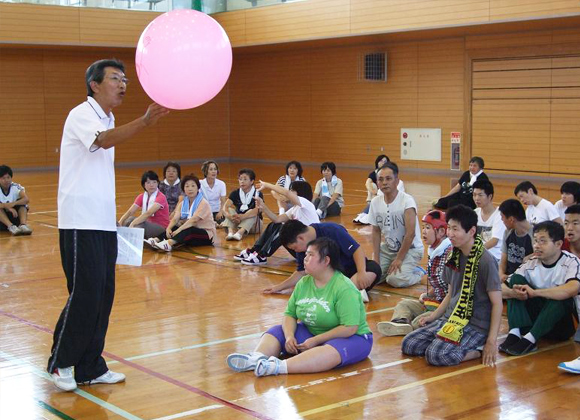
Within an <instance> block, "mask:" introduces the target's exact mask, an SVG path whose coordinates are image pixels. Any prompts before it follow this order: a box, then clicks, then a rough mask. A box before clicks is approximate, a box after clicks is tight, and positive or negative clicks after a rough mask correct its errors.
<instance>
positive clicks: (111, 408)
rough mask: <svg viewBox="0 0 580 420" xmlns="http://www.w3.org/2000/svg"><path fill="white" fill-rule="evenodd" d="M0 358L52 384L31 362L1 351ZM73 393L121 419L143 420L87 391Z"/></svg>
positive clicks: (44, 373) (48, 376) (45, 374)
mask: <svg viewBox="0 0 580 420" xmlns="http://www.w3.org/2000/svg"><path fill="white" fill-rule="evenodd" d="M0 357H2V358H4V359H6V360H8V361H10V362H12V363H15V364H17V365H19V366H24V367H26V368H28V369H29V371H30V372H31V373H33V374H34V375H36V376H39V377H41V378H43V379H46V380H47V381H49V382H51V383H52V377H51V376H50V375H49V374H48V373H47V372H45V371H43V370H40V369H38V368H37V367H35V366H34V365H32V364H31V363H29V362H27V361H25V360H22V359H19V358H18V357H16V356H13V355H11V354H8V353H6V352H3V351H1V350H0ZM73 392H74V393H75V394H77V395H79V396H81V397H83V398H85V399H87V400H89V401H91V402H93V403H95V404H97V405H99V406H101V407H103V408H105V409H107V410H109V411H111V412H113V413H115V414H118V415H119V416H121V417H123V418H125V419H129V420H143V419H142V418H141V417H137V416H135V415H133V414H131V413H129V412H127V411H125V410H123V409H121V408H119V407H117V406H116V405H113V404H111V403H108V402H106V401H103V400H101V399H100V398H97V397H95V396H94V395H92V394H89V393H88V392H86V391H83V390H81V389H75V390H74V391H73Z"/></svg>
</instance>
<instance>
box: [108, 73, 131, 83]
mask: <svg viewBox="0 0 580 420" xmlns="http://www.w3.org/2000/svg"><path fill="white" fill-rule="evenodd" d="M109 79H111V80H114V81H115V82H117V83H119V84H121V83H124V84H125V85H128V84H129V79H127V78H126V77H121V76H117V75H114V76H110V77H109Z"/></svg>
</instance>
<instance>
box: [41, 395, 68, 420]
mask: <svg viewBox="0 0 580 420" xmlns="http://www.w3.org/2000/svg"><path fill="white" fill-rule="evenodd" d="M36 404H37V405H38V406H40V407H41V408H43V409H45V410H46V411H48V412H50V413H51V414H54V415H55V416H57V417H59V418H61V419H64V420H75V419H74V418H72V417H71V416H67V415H66V414H64V413H63V412H62V411H60V410H57V409H56V408H54V407H52V406H50V405H48V404H47V403H45V402H44V401H40V400H37V401H36Z"/></svg>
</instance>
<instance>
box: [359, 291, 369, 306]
mask: <svg viewBox="0 0 580 420" xmlns="http://www.w3.org/2000/svg"><path fill="white" fill-rule="evenodd" d="M359 292H360V295H361V296H362V300H363V303H369V301H370V299H369V294H368V293H367V291H366V290H365V289H361V290H359Z"/></svg>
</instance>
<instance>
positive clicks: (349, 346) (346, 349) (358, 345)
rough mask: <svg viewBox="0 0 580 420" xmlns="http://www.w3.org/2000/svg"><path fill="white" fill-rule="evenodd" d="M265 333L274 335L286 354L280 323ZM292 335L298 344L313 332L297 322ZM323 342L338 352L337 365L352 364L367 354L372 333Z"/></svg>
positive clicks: (371, 341) (371, 346)
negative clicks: (338, 359)
mask: <svg viewBox="0 0 580 420" xmlns="http://www.w3.org/2000/svg"><path fill="white" fill-rule="evenodd" d="M265 334H270V335H271V336H274V337H275V338H276V339H277V340H278V341H279V342H280V346H281V348H282V354H284V355H288V353H287V352H286V337H285V336H284V331H283V330H282V325H276V326H275V327H272V328H270V329H269V330H268V331H266V332H265ZM294 336H295V337H296V341H297V342H298V344H301V343H303V342H305V341H306V340H307V339H309V338H310V337H314V334H312V333H311V332H310V331H308V328H306V326H305V325H304V324H302V323H300V322H299V323H298V325H297V326H296V333H295V334H294ZM324 344H328V345H329V346H331V347H333V348H334V349H336V351H337V352H338V354H340V360H341V362H340V365H338V366H346V365H352V364H353V363H357V362H360V361H361V360H364V359H366V358H367V357H368V356H369V354H370V353H371V349H372V348H373V334H372V333H368V334H363V335H358V334H354V335H351V336H350V337H347V338H333V339H332V340H328V341H327V342H326V343H324Z"/></svg>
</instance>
